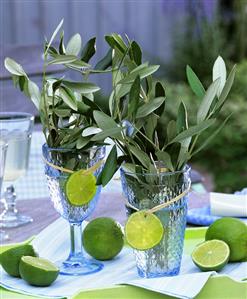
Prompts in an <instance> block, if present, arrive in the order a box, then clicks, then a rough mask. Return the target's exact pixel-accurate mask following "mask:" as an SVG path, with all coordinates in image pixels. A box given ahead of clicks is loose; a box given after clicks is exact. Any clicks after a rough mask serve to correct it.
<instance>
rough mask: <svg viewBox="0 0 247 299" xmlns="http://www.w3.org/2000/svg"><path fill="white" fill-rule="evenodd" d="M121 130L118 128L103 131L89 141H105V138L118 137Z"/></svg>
mask: <svg viewBox="0 0 247 299" xmlns="http://www.w3.org/2000/svg"><path fill="white" fill-rule="evenodd" d="M121 131H122V128H121V127H118V128H111V129H106V130H103V131H102V132H100V133H98V134H96V135H94V136H93V137H92V138H91V141H98V140H105V138H107V137H112V138H113V137H118V136H119V133H121Z"/></svg>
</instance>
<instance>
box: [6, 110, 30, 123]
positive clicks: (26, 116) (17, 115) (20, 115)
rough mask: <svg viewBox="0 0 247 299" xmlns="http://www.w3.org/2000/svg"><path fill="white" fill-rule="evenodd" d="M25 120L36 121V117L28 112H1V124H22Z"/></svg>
mask: <svg viewBox="0 0 247 299" xmlns="http://www.w3.org/2000/svg"><path fill="white" fill-rule="evenodd" d="M7 117H8V118H7ZM11 117H13V118H11ZM25 120H32V121H34V115H33V114H31V113H28V112H13V111H11V112H0V122H6V123H7V122H21V121H25Z"/></svg>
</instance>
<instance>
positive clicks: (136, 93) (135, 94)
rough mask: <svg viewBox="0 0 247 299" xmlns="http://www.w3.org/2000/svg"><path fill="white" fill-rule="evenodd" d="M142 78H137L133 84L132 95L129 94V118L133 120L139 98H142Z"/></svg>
mask: <svg viewBox="0 0 247 299" xmlns="http://www.w3.org/2000/svg"><path fill="white" fill-rule="evenodd" d="M140 83H141V80H140V77H139V76H137V77H136V79H135V81H134V82H133V84H132V86H131V89H130V94H129V103H128V117H130V118H131V119H133V118H134V117H135V116H136V112H137V108H138V104H139V98H140Z"/></svg>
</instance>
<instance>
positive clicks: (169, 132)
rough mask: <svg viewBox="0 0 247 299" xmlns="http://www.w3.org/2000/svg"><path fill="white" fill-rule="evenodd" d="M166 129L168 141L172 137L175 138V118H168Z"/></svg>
mask: <svg viewBox="0 0 247 299" xmlns="http://www.w3.org/2000/svg"><path fill="white" fill-rule="evenodd" d="M166 131H167V141H168V142H170V141H171V140H172V139H174V138H175V136H176V134H177V129H176V122H175V120H173V119H172V120H170V121H169V123H168V125H167V128H166Z"/></svg>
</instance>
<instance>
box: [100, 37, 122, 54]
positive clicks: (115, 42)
mask: <svg viewBox="0 0 247 299" xmlns="http://www.w3.org/2000/svg"><path fill="white" fill-rule="evenodd" d="M121 39H122V38H121V37H120V38H119V37H117V35H114V34H112V35H105V40H106V42H107V43H108V45H109V46H110V47H111V48H112V49H115V48H117V49H118V50H120V52H121V53H123V54H124V53H125V51H126V49H127V47H126V45H125V44H124V42H123V41H122V40H121Z"/></svg>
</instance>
